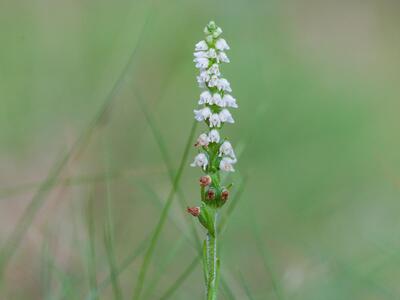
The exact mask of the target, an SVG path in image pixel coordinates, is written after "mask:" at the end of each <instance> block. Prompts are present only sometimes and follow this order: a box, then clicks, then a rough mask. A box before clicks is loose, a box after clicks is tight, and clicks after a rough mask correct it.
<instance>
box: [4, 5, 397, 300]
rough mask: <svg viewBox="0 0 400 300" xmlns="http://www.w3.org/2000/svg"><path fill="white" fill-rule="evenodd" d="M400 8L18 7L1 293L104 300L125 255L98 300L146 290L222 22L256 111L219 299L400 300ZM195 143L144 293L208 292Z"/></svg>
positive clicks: (239, 140) (233, 69)
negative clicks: (194, 214)
mask: <svg viewBox="0 0 400 300" xmlns="http://www.w3.org/2000/svg"><path fill="white" fill-rule="evenodd" d="M399 17H400V5H399V2H398V1H390V0H383V1H378V0H375V1H372V0H365V1H356V0H349V1H316V0H297V1H289V0H284V1H277V0H276V1H275V0H274V1H273V0H262V1H261V0H259V1H253V0H247V1H246V0H236V1H227V0H225V1H207V0H205V1H192V0H186V1H183V0H171V1H161V0H157V1H155V2H154V3H152V2H151V1H144V0H138V1H136V0H134V1H105V0H101V1H78V0H72V1H63V0H60V1H45V0H35V1H10V0H2V1H1V2H0V37H1V46H0V141H1V142H0V247H1V248H2V251H1V253H0V254H1V255H2V257H0V262H1V264H0V266H1V267H2V268H3V269H4V274H2V275H3V276H2V277H1V279H2V280H1V285H0V288H1V290H0V298H1V299H88V298H87V297H89V296H90V295H92V296H93V293H92V294H90V291H91V290H92V291H93V289H95V288H96V287H97V288H99V286H101V284H102V283H103V282H104V280H107V278H108V276H109V274H110V269H111V270H113V266H114V271H115V270H117V271H118V269H119V268H120V267H121V266H124V265H125V266H127V268H126V269H125V270H124V272H122V273H121V274H120V276H118V278H116V283H117V286H119V292H118V291H117V292H115V290H113V288H112V286H113V285H112V284H110V282H107V281H106V284H104V285H103V286H101V289H100V291H99V293H98V294H96V293H95V295H94V297H93V298H96V297H95V296H99V298H100V299H114V298H115V297H116V295H117V298H118V295H119V296H121V295H122V298H123V299H131V296H132V293H133V289H134V287H135V284H136V280H137V277H138V270H139V268H140V266H141V263H142V260H143V245H146V244H143V241H146V239H148V238H149V236H151V234H152V232H153V230H154V228H155V226H156V224H157V222H158V220H159V217H160V214H161V211H162V207H163V205H164V203H165V202H166V200H167V197H168V194H169V193H170V190H171V176H170V175H174V174H176V172H177V169H178V166H179V163H180V160H181V159H182V153H183V151H184V148H185V145H186V144H187V142H188V141H187V139H188V136H189V132H190V128H191V126H192V124H193V113H192V110H193V109H194V108H195V107H196V106H197V99H198V95H199V93H200V90H199V89H198V87H197V83H196V80H195V76H196V72H197V71H196V70H195V68H194V65H193V62H192V52H193V47H194V44H195V43H196V42H197V41H199V40H200V39H202V37H203V33H202V30H203V27H204V26H205V24H206V23H207V22H208V21H209V20H215V21H216V22H217V24H218V25H220V26H221V27H222V28H223V30H224V37H225V39H226V40H227V41H228V43H229V44H230V46H231V50H230V51H229V53H228V55H229V57H230V59H231V64H229V65H225V66H224V68H223V73H224V75H225V77H226V78H228V79H229V80H230V81H231V84H232V87H233V95H234V96H235V97H236V98H237V100H238V103H239V106H240V107H239V109H238V110H235V111H234V117H235V119H236V123H235V124H234V126H229V128H227V130H226V131H225V133H226V134H227V135H229V136H230V137H231V140H232V141H233V143H234V146H235V148H236V149H237V152H239V153H240V160H239V163H238V165H237V172H236V173H234V174H233V175H232V176H230V177H231V178H229V180H232V181H234V182H235V184H236V185H235V187H234V194H236V195H234V196H233V197H232V200H231V202H230V203H229V205H231V208H234V209H233V210H232V214H231V215H230V217H229V220H228V222H227V227H226V230H225V232H224V233H223V236H222V245H221V247H222V249H221V257H222V277H223V284H222V285H221V287H220V293H219V296H220V299H304V300H306V299H307V300H311V299H316V300H321V299H324V300H330V299H332V300H338V299H340V300H342V299H352V300H355V299H362V300H372V299H400V286H399V280H400V234H399V232H400V218H399V212H400V203H399V194H400V193H399V191H400V151H399V146H400V141H399V131H400V118H399V113H400V100H399V96H400V82H399V78H400V54H399V53H400V35H399V28H400V27H399V26H400V18H399ZM104 103H107V105H108V106H107V105H106V106H104ZM88 128H89V129H88ZM201 128H204V125H199V126H198V128H197V133H199V132H200V130H201ZM76 141H78V142H76ZM193 142H194V141H190V143H193ZM71 149H72V155H71V156H70V157H67V156H66V154H67V153H69V151H70V150H71ZM194 154H195V150H194V149H191V150H190V154H189V159H188V161H186V162H185V168H184V173H183V177H182V179H181V181H180V190H179V191H180V192H179V193H178V195H180V196H182V194H183V197H176V199H174V202H173V205H172V208H171V210H170V211H169V214H168V221H167V223H166V225H165V226H164V228H163V230H162V233H161V238H160V240H159V242H158V244H157V247H156V251H155V255H154V258H153V260H152V261H151V265H150V269H149V273H148V276H147V277H146V281H145V289H144V294H143V295H144V297H143V299H160V298H161V297H162V296H163V295H164V294H165V292H166V291H167V290H168V289H169V288H170V287H171V285H174V284H176V283H178V284H177V285H175V287H176V289H174V293H173V294H172V295H171V297H170V299H202V297H203V276H202V270H201V265H200V264H197V265H196V264H195V265H193V266H192V268H190V264H191V263H192V261H193V259H194V258H195V257H196V256H197V252H196V251H197V250H196V244H195V242H194V241H195V240H194V238H193V233H192V231H191V228H192V227H191V225H190V223H191V222H192V221H193V220H192V219H191V218H189V216H187V215H186V214H185V213H184V206H185V205H184V202H185V201H186V203H187V204H188V205H196V204H198V203H199V199H198V183H197V180H198V177H199V176H200V171H199V170H198V169H193V168H190V167H189V163H190V160H191V159H192V157H193V156H194ZM63 159H64V164H63V165H60V162H62V161H63ZM54 166H56V167H54ZM57 166H58V167H60V169H57ZM61 167H62V168H61ZM49 174H50V175H49ZM56 175H57V176H56ZM46 180H47V181H46ZM43 184H44V185H43ZM40 187H42V188H40ZM240 190H242V193H238V191H240ZM178 198H180V200H179V199H178ZM233 203H235V204H236V206H232V204H233ZM224 210H225V211H227V210H229V206H228V207H227V208H224ZM18 224H19V225H18ZM21 224H22V225H21ZM196 228H197V229H198V233H199V236H201V237H202V235H203V234H204V232H202V230H201V228H200V226H198V225H197V224H196ZM110 249H111V250H110ZM134 254H137V255H136V256H135V257H134V259H133V262H132V263H129V264H127V263H126V259H127V258H129V257H130V256H132V255H134ZM110 266H111V267H110ZM188 266H189V270H190V271H192V272H189V273H187V274H184V275H183V277H181V279H184V280H182V281H178V282H177V280H178V279H179V278H180V276H181V275H182V272H184V270H185V269H186V268H187V267H188ZM1 271H3V270H1ZM114 283H115V281H114ZM118 293H119V294H118Z"/></svg>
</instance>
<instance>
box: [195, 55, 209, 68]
mask: <svg viewBox="0 0 400 300" xmlns="http://www.w3.org/2000/svg"><path fill="white" fill-rule="evenodd" d="M193 61H194V62H195V63H196V68H199V69H205V68H207V67H208V64H209V61H208V58H205V57H196V58H195V59H194V60H193Z"/></svg>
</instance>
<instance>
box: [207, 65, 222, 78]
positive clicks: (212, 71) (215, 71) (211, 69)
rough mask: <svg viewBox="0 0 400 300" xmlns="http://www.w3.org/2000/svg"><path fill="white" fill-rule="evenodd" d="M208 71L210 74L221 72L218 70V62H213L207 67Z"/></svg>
mask: <svg viewBox="0 0 400 300" xmlns="http://www.w3.org/2000/svg"><path fill="white" fill-rule="evenodd" d="M208 73H209V74H212V75H217V76H219V75H221V72H220V71H219V66H218V64H213V65H212V66H211V67H210V68H209V69H208Z"/></svg>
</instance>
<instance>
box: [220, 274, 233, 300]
mask: <svg viewBox="0 0 400 300" xmlns="http://www.w3.org/2000/svg"><path fill="white" fill-rule="evenodd" d="M221 287H222V289H223V291H224V293H225V295H226V298H227V299H231V300H235V296H234V295H233V293H232V291H231V289H230V288H229V286H228V283H227V282H226V280H225V279H224V278H223V277H222V276H221Z"/></svg>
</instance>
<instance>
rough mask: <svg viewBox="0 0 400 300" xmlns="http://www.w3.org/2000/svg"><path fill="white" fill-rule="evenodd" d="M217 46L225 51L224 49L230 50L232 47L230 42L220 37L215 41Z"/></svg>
mask: <svg viewBox="0 0 400 300" xmlns="http://www.w3.org/2000/svg"><path fill="white" fill-rule="evenodd" d="M215 48H217V49H218V50H220V51H224V50H229V49H230V48H229V45H228V43H227V42H226V41H225V40H224V39H223V38H219V39H218V40H217V42H216V43H215Z"/></svg>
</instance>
